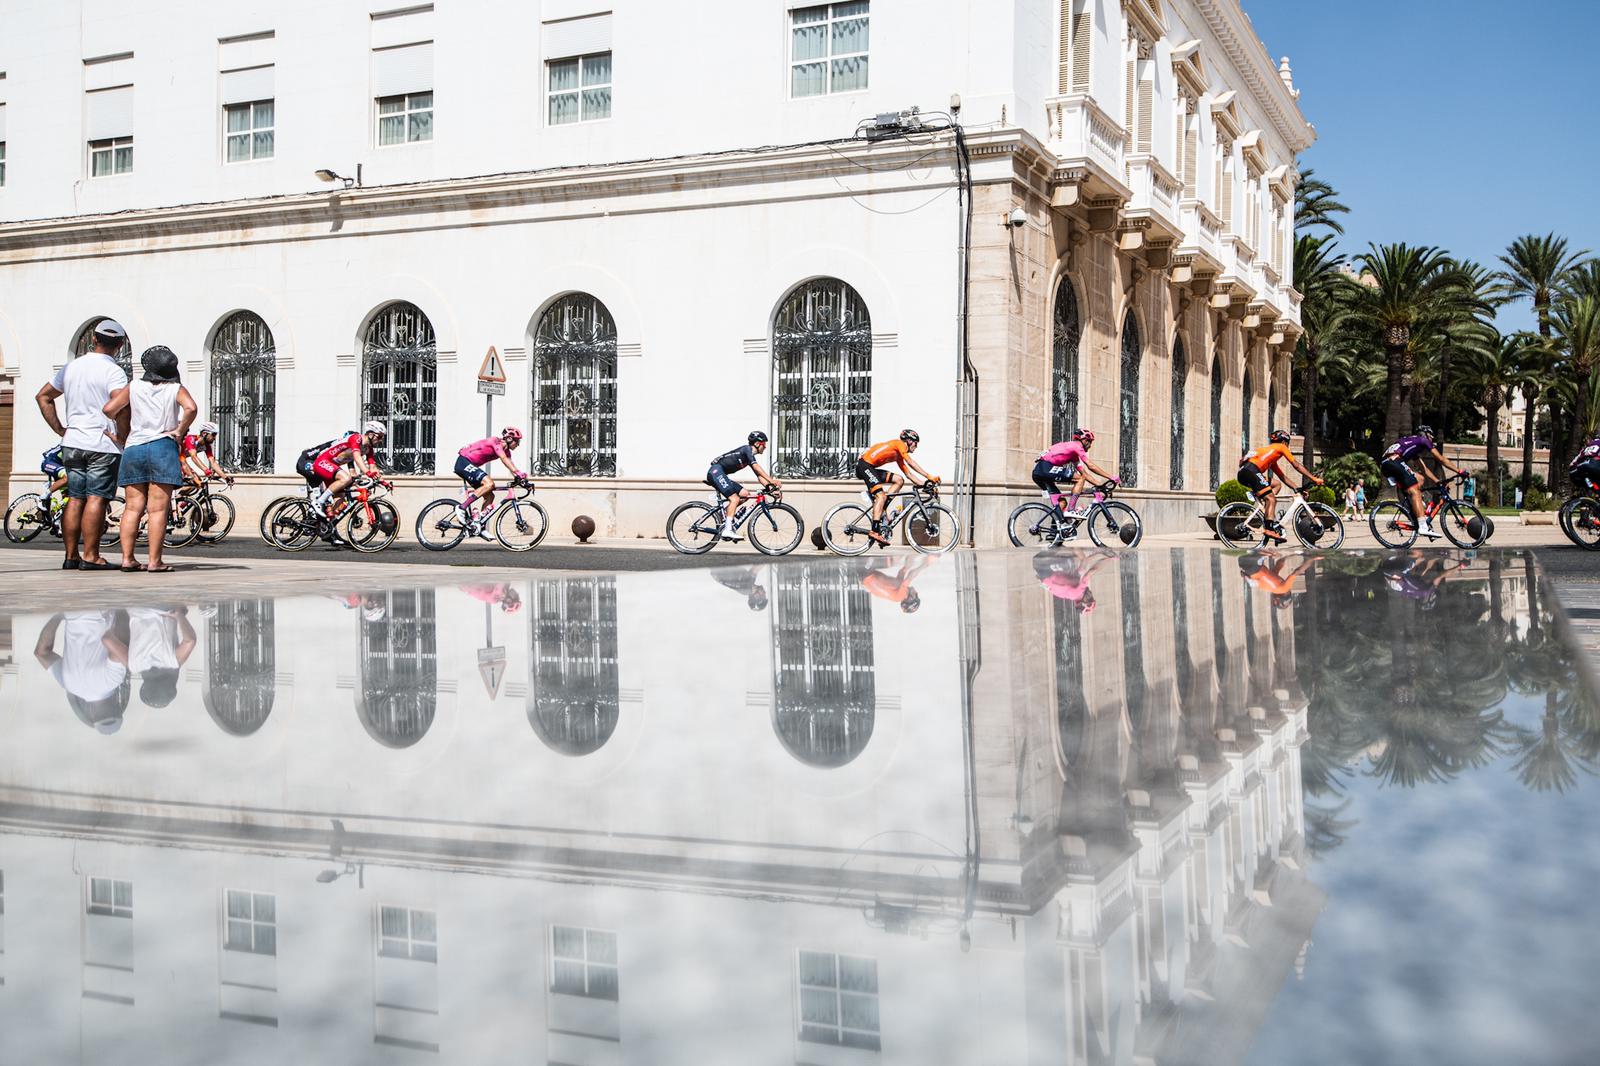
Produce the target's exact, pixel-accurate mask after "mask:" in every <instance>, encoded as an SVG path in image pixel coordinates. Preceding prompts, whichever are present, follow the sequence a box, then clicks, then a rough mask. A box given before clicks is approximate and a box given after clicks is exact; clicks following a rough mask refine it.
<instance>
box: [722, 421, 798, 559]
mask: <svg viewBox="0 0 1600 1066" xmlns="http://www.w3.org/2000/svg"><path fill="white" fill-rule="evenodd" d="M766 450H767V435H766V434H765V433H763V432H761V430H759V429H758V430H754V431H753V432H751V434H750V435H749V436H747V437H746V438H745V443H744V447H742V448H735V449H733V451H731V452H723V453H722V454H721V455H719V456H717V457H716V458H715V459H713V460H711V467H710V469H708V470H707V471H706V484H707V485H710V486H711V487H712V488H714V489H716V490H717V495H718V496H720V497H721V498H722V499H724V500H726V501H727V506H726V508H725V510H724V513H723V516H722V539H723V540H738V539H739V538H738V537H736V536H734V535H733V516H734V515H735V514H737V513H738V512H739V504H740V503H741V502H743V501H744V500H748V499H749V498H750V490H749V489H743V488H740V487H739V483H738V482H736V481H734V480H733V478H731V477H729V476H728V475H730V474H736V473H738V472H739V471H741V470H743V469H744V468H745V467H747V466H748V467H749V468H750V472H751V473H753V474H755V476H756V479H757V480H758V481H760V482H761V483H762V484H763V485H771V486H772V487H773V488H775V489H781V488H783V482H781V481H779V480H778V479H777V478H775V477H773V476H772V475H771V474H769V473H767V472H766V471H765V470H763V469H761V464H760V463H758V462H756V457H757V456H759V455H760V454H761V453H762V452H764V451H766Z"/></svg>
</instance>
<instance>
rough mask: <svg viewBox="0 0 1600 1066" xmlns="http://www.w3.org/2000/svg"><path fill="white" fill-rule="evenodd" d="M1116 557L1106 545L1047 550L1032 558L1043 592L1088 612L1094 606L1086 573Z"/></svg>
mask: <svg viewBox="0 0 1600 1066" xmlns="http://www.w3.org/2000/svg"><path fill="white" fill-rule="evenodd" d="M1115 558H1116V553H1115V552H1113V551H1111V550H1109V549H1105V548H1101V549H1096V550H1093V551H1089V550H1085V549H1082V548H1074V549H1068V550H1065V551H1059V550H1046V551H1042V552H1040V553H1039V554H1038V555H1035V556H1034V557H1033V572H1034V574H1035V575H1036V576H1037V577H1038V578H1039V584H1041V585H1043V586H1044V588H1045V591H1046V592H1048V593H1050V595H1052V596H1054V597H1055V598H1056V599H1058V600H1066V601H1067V602H1068V603H1070V604H1072V605H1073V606H1074V607H1076V608H1077V609H1078V613H1079V614H1088V613H1089V612H1090V611H1092V610H1094V605H1095V598H1094V590H1093V589H1091V588H1090V587H1089V575H1090V574H1092V573H1094V572H1095V571H1096V570H1098V569H1100V568H1101V567H1102V566H1104V565H1105V564H1106V560H1108V559H1115Z"/></svg>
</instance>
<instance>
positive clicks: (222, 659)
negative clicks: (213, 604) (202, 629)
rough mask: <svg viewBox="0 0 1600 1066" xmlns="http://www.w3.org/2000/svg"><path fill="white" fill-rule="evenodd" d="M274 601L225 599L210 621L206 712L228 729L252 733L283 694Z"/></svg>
mask: <svg viewBox="0 0 1600 1066" xmlns="http://www.w3.org/2000/svg"><path fill="white" fill-rule="evenodd" d="M277 683H278V682H277V630H276V626H275V619H274V613H273V601H272V600H224V601H223V602H221V603H219V604H217V613H216V614H215V615H213V616H212V617H211V618H210V619H209V620H208V621H207V622H206V685H205V705H206V713H207V714H209V715H211V720H212V721H214V722H216V723H217V725H218V726H219V727H221V729H222V731H223V732H224V733H227V734H229V735H231V736H236V737H247V736H249V735H250V734H252V733H254V732H255V731H256V730H258V729H260V728H261V727H262V725H264V724H265V723H266V721H267V717H268V716H269V715H271V714H272V704H273V701H274V699H275V698H276V696H277Z"/></svg>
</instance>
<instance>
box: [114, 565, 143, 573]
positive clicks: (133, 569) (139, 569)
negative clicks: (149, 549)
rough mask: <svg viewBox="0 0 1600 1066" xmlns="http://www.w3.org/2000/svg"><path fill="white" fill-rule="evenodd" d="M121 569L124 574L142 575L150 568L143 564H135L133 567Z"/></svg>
mask: <svg viewBox="0 0 1600 1066" xmlns="http://www.w3.org/2000/svg"><path fill="white" fill-rule="evenodd" d="M120 569H121V570H122V572H123V573H124V574H142V573H144V572H145V571H146V570H148V569H149V567H147V566H145V565H144V564H143V563H134V564H133V565H132V566H124V567H121V568H120Z"/></svg>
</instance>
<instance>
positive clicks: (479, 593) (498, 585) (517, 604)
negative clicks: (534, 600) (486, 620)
mask: <svg viewBox="0 0 1600 1066" xmlns="http://www.w3.org/2000/svg"><path fill="white" fill-rule="evenodd" d="M461 591H462V592H465V593H466V594H467V595H468V596H471V597H472V598H473V599H475V600H477V601H478V602H479V603H487V604H492V605H493V606H495V607H498V608H500V609H501V610H502V611H504V612H505V613H506V614H516V613H517V612H518V611H520V610H522V597H521V596H520V595H518V593H517V590H516V589H514V588H512V587H511V586H510V585H508V584H506V583H505V582H503V581H501V582H495V583H493V584H483V585H462V586H461Z"/></svg>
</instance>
